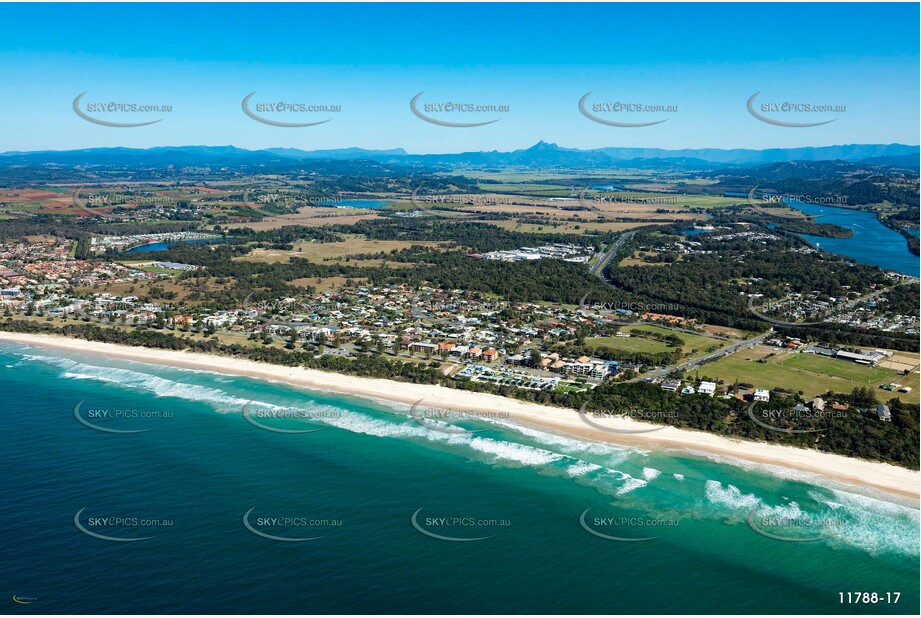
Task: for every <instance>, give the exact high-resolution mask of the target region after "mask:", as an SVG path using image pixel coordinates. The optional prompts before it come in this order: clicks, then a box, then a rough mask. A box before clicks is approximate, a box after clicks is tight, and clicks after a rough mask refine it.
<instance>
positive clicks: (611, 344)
mask: <svg viewBox="0 0 921 618" xmlns="http://www.w3.org/2000/svg"><path fill="white" fill-rule="evenodd" d="M585 344H586V345H587V346H589V347H590V348H593V349H594V348H599V347H605V348H613V349H615V350H624V351H626V352H647V353H650V354H655V353H657V352H668V351H670V350H672V349H674V348H670V347H668V346H667V345H665V344H664V343H662V342H661V341H656V340H655V339H648V338H646V337H591V338H589V339H586V340H585Z"/></svg>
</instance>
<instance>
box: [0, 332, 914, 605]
mask: <svg viewBox="0 0 921 618" xmlns="http://www.w3.org/2000/svg"><path fill="white" fill-rule="evenodd" d="M0 392H2V393H3V398H4V402H5V405H4V414H3V415H2V417H0V419H2V420H0V423H2V435H3V437H4V446H3V448H2V449H0V462H2V469H3V475H2V480H0V497H2V500H0V519H2V522H3V525H4V528H5V529H4V534H3V535H2V539H0V563H2V564H3V565H4V577H3V578H2V582H3V584H2V585H3V586H4V587H5V589H6V590H5V592H6V597H5V599H4V610H5V611H6V612H7V613H268V614H273V613H512V614H517V613H590V614H591V613H668V614H683V613H757V614H766V613H805V614H823V613H826V614H827V613H873V614H877V613H908V614H916V613H917V610H918V607H919V582H918V570H919V517H918V504H917V503H912V501H911V500H908V499H904V500H902V499H897V498H892V497H890V496H885V495H882V494H879V493H878V492H875V491H873V490H870V489H859V490H858V489H855V488H853V487H848V486H844V485H838V484H836V483H834V482H831V481H827V480H821V481H820V480H819V479H817V478H816V477H814V476H812V475H808V474H805V473H799V472H794V471H790V470H784V469H781V468H771V467H767V466H761V465H755V464H743V463H742V462H734V461H730V460H725V459H721V458H718V457H713V456H710V457H708V456H706V455H703V454H692V453H684V452H678V451H662V452H658V451H645V450H639V449H632V448H625V447H617V446H611V445H606V444H597V443H590V442H583V441H578V440H575V439H571V438H567V437H560V436H555V435H552V434H549V433H545V432H542V431H537V430H535V429H528V428H517V427H515V426H513V425H511V424H509V423H507V422H506V421H504V420H503V419H501V418H499V419H493V420H490V421H475V422H472V421H469V420H464V421H462V422H460V423H459V424H447V423H443V422H441V421H438V420H434V419H431V418H427V417H422V416H419V415H417V416H415V417H414V416H412V415H411V414H410V411H409V410H407V409H405V408H402V407H398V406H395V405H388V404H384V403H381V402H373V401H369V400H362V399H357V398H351V397H346V396H341V395H335V394H330V393H320V392H311V391H306V390H301V389H296V388H292V387H289V386H285V385H283V384H279V383H269V382H265V381H257V380H253V379H248V378H240V377H233V376H226V375H221V374H218V373H212V372H205V371H195V370H188V369H178V368H170V367H163V366H155V365H149V364H144V363H135V362H128V361H124V360H114V359H107V358H104V357H102V356H94V355H89V354H81V353H74V352H61V351H57V350H51V349H48V348H43V347H38V346H27V345H24V344H12V343H0ZM458 396H459V397H462V396H463V395H462V394H461V393H458ZM106 430H108V431H106ZM279 430H281V431H279ZM113 431H115V432H131V433H115V432H113ZM291 432H301V433H291ZM308 432H309V433H308ZM750 524H751V525H750ZM768 535H772V536H768ZM849 592H850V593H852V596H851V598H850V599H848V596H847V593H849ZM855 592H866V593H876V595H877V596H876V597H875V599H876V602H875V603H873V602H872V600H873V598H874V597H870V596H869V595H868V596H867V597H866V599H867V602H866V603H863V602H861V603H851V602H848V601H853V600H854V597H853V593H855ZM842 593H843V594H844V596H843V597H842ZM895 593H899V595H898V602H895V598H896V595H895ZM887 594H888V597H887ZM14 597H15V600H14ZM842 598H843V599H844V601H845V602H844V603H843V604H842ZM862 598H863V597H861V599H862Z"/></svg>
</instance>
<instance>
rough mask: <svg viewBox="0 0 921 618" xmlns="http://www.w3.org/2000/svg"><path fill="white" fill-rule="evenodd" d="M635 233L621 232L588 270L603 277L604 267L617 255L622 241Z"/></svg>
mask: <svg viewBox="0 0 921 618" xmlns="http://www.w3.org/2000/svg"><path fill="white" fill-rule="evenodd" d="M635 233H636V232H627V233H626V234H621V235H620V236H619V237H618V238H617V240H615V241H614V244H613V245H611V247H610V248H609V249H608V250H607V252H605V253H603V254H602V255H601V258H599V260H598V261H597V262H595V265H594V266H592V267H591V268H589V272H590V273H592V274H593V275H595V276H597V277H600V278H601V279H604V269H605V267H606V266H607V265H608V263H609V262H610V261H611V258H613V257H614V256H615V255H617V252H618V251H620V248H621V247H623V246H624V243H625V242H627V241H628V240H630V239H631V238H633V235H634V234H635Z"/></svg>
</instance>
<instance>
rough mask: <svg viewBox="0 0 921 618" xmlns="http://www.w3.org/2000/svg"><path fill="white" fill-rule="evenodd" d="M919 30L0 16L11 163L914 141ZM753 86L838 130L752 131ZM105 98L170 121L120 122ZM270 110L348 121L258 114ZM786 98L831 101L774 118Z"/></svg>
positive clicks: (536, 12) (480, 14) (431, 17)
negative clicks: (199, 147)
mask: <svg viewBox="0 0 921 618" xmlns="http://www.w3.org/2000/svg"><path fill="white" fill-rule="evenodd" d="M918 23H919V5H918V4H882V3H873V4H862V3H841V4H829V3H821V4H787V3H783V4H780V3H775V4H719V5H707V4H694V3H682V4H644V5H639V4H466V3H465V4H417V3H413V4H319V5H318V4H313V5H310V4H306V5H305V4H297V5H294V4H266V3H260V4H90V5H86V4H36V3H32V4H17V5H11V4H0V95H2V97H3V98H2V100H4V101H6V102H7V111H6V113H4V114H2V115H0V152H3V151H16V150H69V149H76V148H93V147H107V146H123V147H151V146H165V145H189V144H206V145H228V144H232V145H235V146H238V147H242V148H250V149H260V148H270V147H287V148H301V149H305V150H317V149H330V148H346V147H361V148H368V149H387V148H405V149H406V150H407V151H409V152H413V153H442V152H462V151H477V150H487V151H488V150H501V151H505V150H515V149H519V148H527V147H529V146H531V145H533V144H534V143H536V142H537V141H539V140H544V141H548V142H554V143H557V144H559V145H560V146H564V147H570V148H583V149H585V148H601V147H608V146H627V147H649V148H756V149H763V148H775V147H799V146H825V145H833V144H850V143H896V142H897V143H906V144H918V143H919V137H918V136H919V130H921V129H919V115H921V110H919V51H918V50H919V29H918ZM84 92H85V93H86V94H85V95H84V97H83V98H82V99H81V100H80V103H79V104H78V107H79V108H80V109H81V111H83V112H85V113H86V115H88V116H90V117H91V118H95V119H98V120H103V121H109V122H127V123H140V122H147V121H152V120H158V119H159V120H160V122H157V123H155V124H149V125H146V126H137V127H111V126H103V125H100V124H97V123H95V122H92V121H90V120H86V119H84V118H81V117H80V116H78V115H77V114H76V113H75V112H74V109H73V102H74V99H75V98H76V97H77V96H78V95H80V94H81V93H84ZM252 92H255V94H254V95H253V97H252V98H251V99H250V101H249V109H250V111H252V112H253V113H254V114H255V115H257V116H258V117H260V118H264V119H268V120H270V121H274V122H289V123H314V122H319V121H323V120H329V122H325V123H324V124H318V125H314V126H305V127H280V126H275V125H272V124H266V123H263V122H260V121H257V120H254V119H253V118H251V117H249V116H247V114H245V113H244V111H243V109H242V101H243V99H244V97H246V96H247V95H248V94H250V93H252ZM758 92H760V93H761V94H760V95H758V97H757V98H756V100H755V102H754V103H753V106H754V109H755V111H756V112H757V113H759V114H761V115H762V116H763V117H766V118H768V119H770V120H776V121H780V122H787V123H790V122H793V123H810V124H812V123H817V122H824V121H827V120H833V122H830V123H827V124H822V125H820V126H810V127H789V126H780V125H777V124H773V123H771V122H765V121H763V120H759V119H757V118H755V117H754V116H753V115H752V114H751V113H749V111H748V109H747V107H746V103H747V101H748V100H749V98H750V97H751V96H752V95H754V94H755V93H758ZM420 93H424V94H422V95H421V96H420V97H419V99H418V100H417V105H416V109H417V110H418V111H419V112H420V114H421V115H423V116H426V117H428V118H431V119H434V120H436V121H442V122H452V123H467V124H471V123H473V124H477V123H482V122H488V121H491V120H497V122H492V123H491V124H486V125H480V126H472V127H454V126H442V125H439V124H436V123H433V122H428V121H426V120H423V119H422V118H420V117H418V116H417V115H415V114H414V113H413V112H412V110H411V109H410V101H411V100H412V99H413V97H415V96H416V95H418V94H420ZM588 93H591V95H589V96H588V97H587V98H586V99H585V103H584V107H585V109H586V111H587V112H588V113H589V114H591V115H592V116H594V117H595V118H600V119H602V120H607V121H611V122H618V123H632V124H647V123H651V122H658V121H660V120H665V122H660V123H658V124H652V125H648V126H641V127H636V126H632V127H623V126H610V125H608V124H603V123H600V122H596V121H594V120H591V119H589V118H588V117H586V115H584V114H583V113H582V112H580V109H579V102H580V99H582V98H583V97H584V96H585V95H587V94H588ZM109 102H117V103H125V104H129V105H158V106H163V105H167V106H170V111H156V112H119V111H112V112H110V111H107V107H108V105H107V104H108V103H109ZM275 102H283V103H295V104H303V105H327V106H339V111H323V112H312V111H282V112H277V111H271V110H270V109H268V110H267V109H266V108H265V107H264V104H266V103H275ZM785 102H788V103H795V104H797V105H801V104H813V105H829V106H831V108H829V109H830V111H821V112H796V111H789V110H784V109H783V108H779V107H772V106H771V105H772V104H779V103H785ZM439 103H460V104H472V105H489V106H496V107H494V108H493V111H489V112H478V111H469V112H468V111H452V112H444V111H437V108H435V107H432V106H433V105H437V104H439ZM616 103H628V104H631V105H642V106H647V105H651V106H661V107H659V108H658V109H659V111H624V110H623V109H621V110H620V111H612V108H613V107H616V106H614V105H610V104H616ZM99 104H102V108H101V110H100V108H99V107H98V105H99ZM606 104H609V106H608V107H605V105H606ZM762 105H766V106H767V107H762ZM90 106H96V107H95V111H90ZM841 106H844V107H843V108H842V107H841Z"/></svg>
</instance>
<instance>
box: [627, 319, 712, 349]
mask: <svg viewBox="0 0 921 618" xmlns="http://www.w3.org/2000/svg"><path fill="white" fill-rule="evenodd" d="M644 331H645V332H648V333H658V334H660V335H675V336H676V337H678V338H679V339H681V340H682V341H683V342H684V346H682V351H683V353H684V355H685V356H688V355H691V354H694V355H696V354H698V353H701V354H702V353H705V352H709V351H713V352H715V351H716V350H718V349H720V348H722V347H725V346H726V342H725V341H721V340H719V339H713V338H711V337H706V336H704V335H694V334H691V333H683V332H680V331H675V330H671V329H668V328H662V327H660V326H635V327H632V328H629V329H628V330H627V332H631V333H635V332H644Z"/></svg>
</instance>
